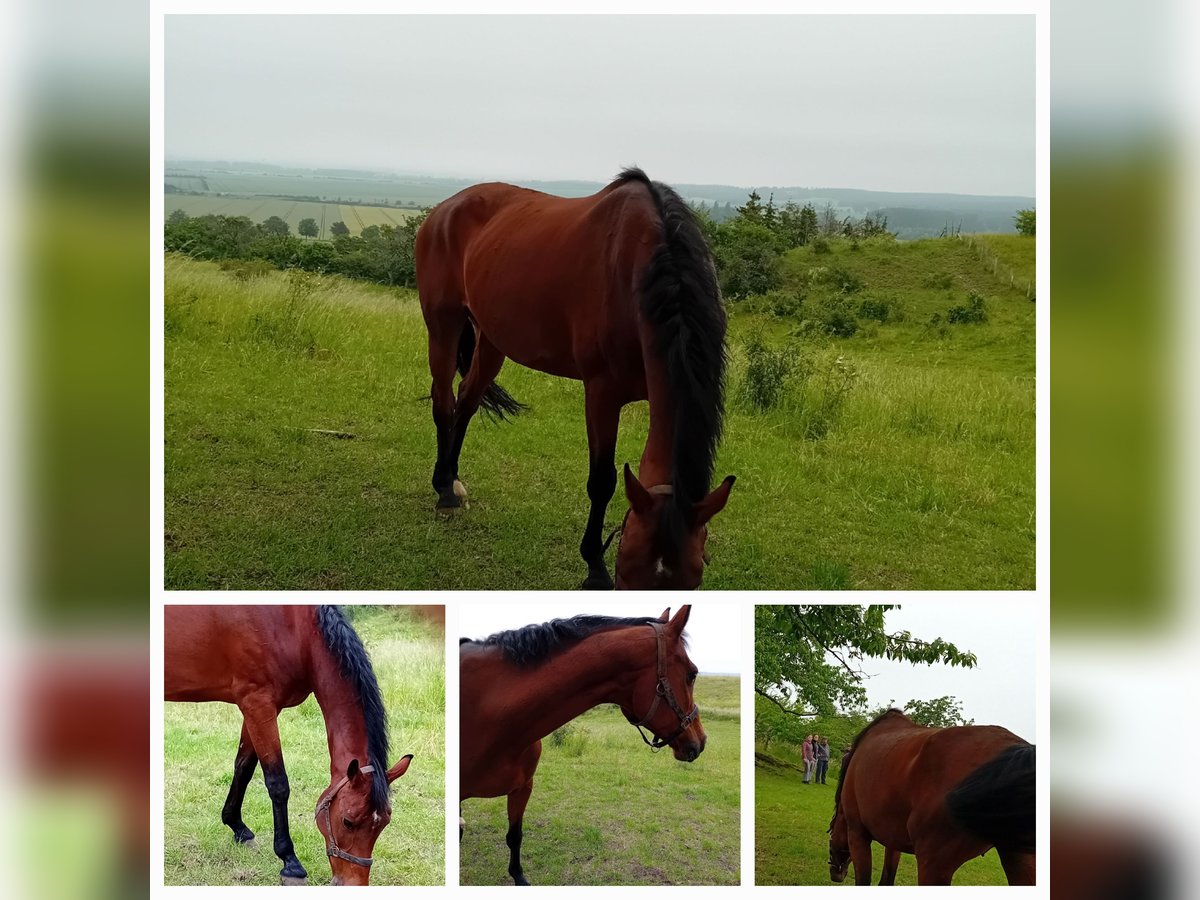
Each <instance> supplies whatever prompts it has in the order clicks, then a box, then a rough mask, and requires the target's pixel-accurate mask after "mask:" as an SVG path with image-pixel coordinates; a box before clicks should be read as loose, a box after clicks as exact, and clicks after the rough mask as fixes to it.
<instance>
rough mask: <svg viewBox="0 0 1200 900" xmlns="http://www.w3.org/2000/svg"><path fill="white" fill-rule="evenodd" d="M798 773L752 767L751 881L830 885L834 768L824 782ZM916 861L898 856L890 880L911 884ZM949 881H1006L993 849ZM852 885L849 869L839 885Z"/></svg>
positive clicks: (878, 851)
mask: <svg viewBox="0 0 1200 900" xmlns="http://www.w3.org/2000/svg"><path fill="white" fill-rule="evenodd" d="M770 754H771V756H773V757H775V758H777V759H782V760H784V761H785V762H792V763H799V758H798V754H787V753H786V752H781V751H780V750H778V749H776V747H775V746H773V747H772V748H771V751H770ZM801 777H802V776H801V773H800V772H799V771H797V770H796V769H794V768H789V767H786V766H771V765H764V764H763V763H762V762H757V763H756V764H755V768H754V883H755V884H760V885H833V882H832V881H830V880H829V835H828V833H827V831H826V829H828V828H829V820H830V818H832V816H833V794H834V791H835V790H836V789H837V788H836V784H835V782H836V780H837V771H836V769H831V770H830V772H829V778H828V784H825V785H814V784H804V783H803V782H802V781H801ZM872 863H873V868H872V884H875V883H877V882H878V881H879V871H880V869H881V868H882V866H883V848H882V847H880V846H879V845H878V844H875V845H874V847H873V860H872ZM916 883H917V864H916V860H915V859H914V858H913V857H912V856H909V855H907V854H905V855H903V856H901V857H900V868H899V870H898V872H897V874H896V884H902V885H903V884H909V885H911V884H916ZM954 883H955V884H956V885H961V884H973V885H977V884H992V885H997V884H998V885H1006V884H1008V881H1007V879H1006V878H1005V877H1004V870H1003V869H1002V868H1001V866H1000V859H999V857H997V856H996V852H995V851H994V850H989V851H988V853H987V855H985V856H983V857H979V858H977V859H973V860H971V861H970V862H968V863H966V864H965V865H964V866H963V867H962V868H961V869H959V870H958V873H957V874H956V875H955V876H954ZM847 885H849V886H853V885H854V867H853V866H851V867H850V874H849V875H848V876H847V877H846V881H845V882H843V886H847Z"/></svg>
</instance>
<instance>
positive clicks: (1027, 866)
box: [996, 848, 1037, 884]
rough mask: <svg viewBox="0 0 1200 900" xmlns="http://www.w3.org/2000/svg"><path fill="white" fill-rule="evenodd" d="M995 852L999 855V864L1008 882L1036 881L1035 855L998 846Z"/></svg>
mask: <svg viewBox="0 0 1200 900" xmlns="http://www.w3.org/2000/svg"><path fill="white" fill-rule="evenodd" d="M996 852H997V854H998V855H999V856H1000V865H1002V866H1003V867H1004V874H1005V875H1006V876H1007V877H1008V883H1009V884H1036V883H1037V856H1035V855H1034V854H1032V853H1018V852H1016V851H1013V850H1000V849H999V848H997V850H996Z"/></svg>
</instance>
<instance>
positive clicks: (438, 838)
mask: <svg viewBox="0 0 1200 900" xmlns="http://www.w3.org/2000/svg"><path fill="white" fill-rule="evenodd" d="M346 610H347V613H348V615H350V616H351V619H352V621H353V623H354V627H355V629H356V630H357V631H358V633H359V635H360V636H361V637H362V639H363V642H364V643H365V644H366V647H367V650H368V652H369V653H370V654H371V661H372V663H373V665H374V668H375V673H376V676H377V677H378V679H379V684H380V687H381V689H382V691H383V699H384V704H385V706H386V708H387V713H388V729H389V732H390V735H391V744H392V750H393V757H394V758H393V759H391V760H389V761H388V764H389V765H390V764H391V763H394V762H395V761H396V760H397V759H399V758H400V757H401V756H402V755H404V754H405V753H412V754H414V757H413V761H412V764H411V766H410V767H409V769H408V771H407V772H406V773H405V774H404V775H403V776H401V778H399V779H398V780H397V781H396V782H395V783H394V784H393V785H392V787H393V793H392V821H391V824H389V825H388V827H387V828H385V829H384V830H383V832H382V834H381V835H380V836H379V840H378V841H377V842H376V844H375V850H374V854H373V856H374V859H375V864H374V866H372V868H371V883H372V884H405V885H414V884H415V885H430V884H443V883H444V881H445V855H444V847H445V794H446V788H445V767H446V755H445V665H444V660H443V657H444V655H445V653H444V644H443V638H442V633H441V631H440V629H437V628H434V627H432V626H430V625H428V624H426V623H425V622H424V621H423V620H421V619H419V618H416V617H414V616H413V615H412V614H411V613H410V612H408V611H406V610H404V609H395V608H390V607H347V608H346ZM241 721H242V720H241V714H240V713H239V712H238V710H237V708H236V707H235V706H233V705H231V704H225V703H168V704H166V706H165V713H164V728H165V737H164V758H165V764H164V773H165V774H164V793H165V803H164V806H165V812H164V820H165V848H164V880H165V883H166V884H193V885H195V884H199V885H230V884H231V885H242V884H260V885H271V884H276V885H277V884H279V869H280V868H281V865H282V864H281V862H280V860H279V859H278V857H276V856H275V854H274V852H273V851H272V849H271V841H272V828H271V803H270V800H269V798H268V797H267V792H266V788H265V787H264V786H263V780H262V769H261V768H259V769H257V770H256V771H255V774H254V780H253V781H251V783H250V787H249V788H248V790H247V791H246V800H245V804H244V806H243V818H244V819H245V822H246V824H247V825H248V826H249V827H250V829H251V830H252V831H253V832H255V835H256V837H257V841H256V843H257V845H258V846H257V849H251V848H249V847H246V846H240V845H235V844H234V841H233V835H232V833H231V832H230V830H229V829H228V828H227V827H226V826H225V825H223V824H221V807H222V806H223V805H224V803H225V797H226V795H227V794H228V792H229V784H230V781H231V779H232V775H233V757H234V754H235V752H236V750H237V743H238V736H239V734H240V729H241ZM279 732H280V740H281V742H282V746H283V754H284V759H285V760H286V764H287V771H288V780H289V782H290V784H291V799H290V801H289V803H288V822H289V824H290V827H291V834H292V840H293V842H294V843H295V846H296V855H297V857H299V859H300V862H301V863H302V864H303V865H304V867H305V868H306V869H307V870H308V874H309V881H310V882H311V883H312V884H326V883H328V881H329V878H330V870H329V864H328V862H327V861H326V856H325V842H324V840H323V839H322V837H321V834H320V832H319V831H318V830H317V826H316V823H315V822H314V820H313V811H314V809H315V807H316V803H317V798H318V796H320V793H321V792H322V791H323V790H324V789H325V788H326V787H328V786H329V749H328V747H327V745H326V738H325V722H324V719H323V718H322V716H321V711H320V708H319V707H318V706H317V704H316V701H315V700H314V699H313V698H311V697H310V698H309V699H308V700H306V701H305V702H304V703H303V704H301V705H300V706H298V707H296V708H295V709H289V710H285V711H283V712H282V713H281V714H280V716H279Z"/></svg>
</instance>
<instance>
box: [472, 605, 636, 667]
mask: <svg viewBox="0 0 1200 900" xmlns="http://www.w3.org/2000/svg"><path fill="white" fill-rule="evenodd" d="M657 621H658V619H657V618H655V617H654V616H635V617H633V618H621V617H619V616H574V617H572V618H570V619H552V620H551V621H549V622H546V623H544V624H535V625H526V626H525V627H524V628H514V629H513V630H511V631H498V632H496V634H493V635H491V636H490V637H486V638H484V639H483V640H482V641H467V640H462V641H459V644H460V645H461V644H464V643H478V644H482V645H483V646H485V647H499V648H500V649H501V650H503V651H504V655H505V656H506V657H507V658H508V660H509V661H510V662H513V663H516V664H517V665H518V666H531V665H535V664H537V663H540V662H544V661H545V660H547V659H549V658H550V656H552V655H553V654H554V653H555V652H556V651H558V650H561V649H564V648H566V647H568V646H570V645H571V644H574V643H576V642H578V641H581V640H583V639H584V638H585V637H588V636H589V635H593V634H595V633H596V632H598V631H608V630H611V629H613V628H624V627H627V626H629V625H649V624H650V623H651V622H657Z"/></svg>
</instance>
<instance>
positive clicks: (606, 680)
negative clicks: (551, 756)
mask: <svg viewBox="0 0 1200 900" xmlns="http://www.w3.org/2000/svg"><path fill="white" fill-rule="evenodd" d="M633 635H634V636H633V637H631V635H630V629H624V628H622V629H616V630H613V631H602V632H600V633H598V634H594V635H592V636H590V637H587V638H584V639H583V640H582V641H580V642H579V643H578V644H576V645H575V646H574V647H572V648H571V649H569V650H567V651H565V652H562V653H559V654H557V655H556V656H555V657H554V658H553V659H551V660H550V661H549V662H547V663H545V664H543V665H541V666H539V667H538V668H537V669H535V670H533V671H531V672H529V673H528V674H525V673H522V674H521V675H519V676H518V678H519V679H520V680H521V681H523V682H524V684H523V685H520V686H518V687H517V688H516V690H515V691H514V692H513V693H515V694H517V695H519V696H523V697H524V702H523V703H522V705H521V706H522V708H523V709H524V710H526V711H527V716H525V717H523V718H524V719H525V721H524V722H523V723H522V724H523V725H524V729H523V730H527V731H528V732H529V734H528V735H527V736H528V739H529V743H532V742H533V741H536V740H541V739H542V738H544V737H545V736H546V735H548V734H550V733H551V732H552V731H554V730H555V729H557V728H561V727H562V726H563V725H565V724H566V723H567V722H570V721H571V720H572V719H574V718H576V717H578V716H580V715H582V714H583V713H585V712H587V711H588V710H589V709H593V708H595V707H597V706H600V705H601V704H602V703H616V704H617V705H619V706H625V707H628V706H629V703H630V698H631V696H632V693H633V685H634V683H635V682H636V681H637V679H638V677H639V676H640V675H641V674H642V672H643V671H644V670H645V669H646V668H647V667H651V668H652V667H653V666H654V665H655V659H656V658H657V657H656V652H657V642H656V638H655V634H654V632H653V631H652V630H651V629H650V628H648V627H641V628H635V629H633ZM510 696H511V695H510Z"/></svg>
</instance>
